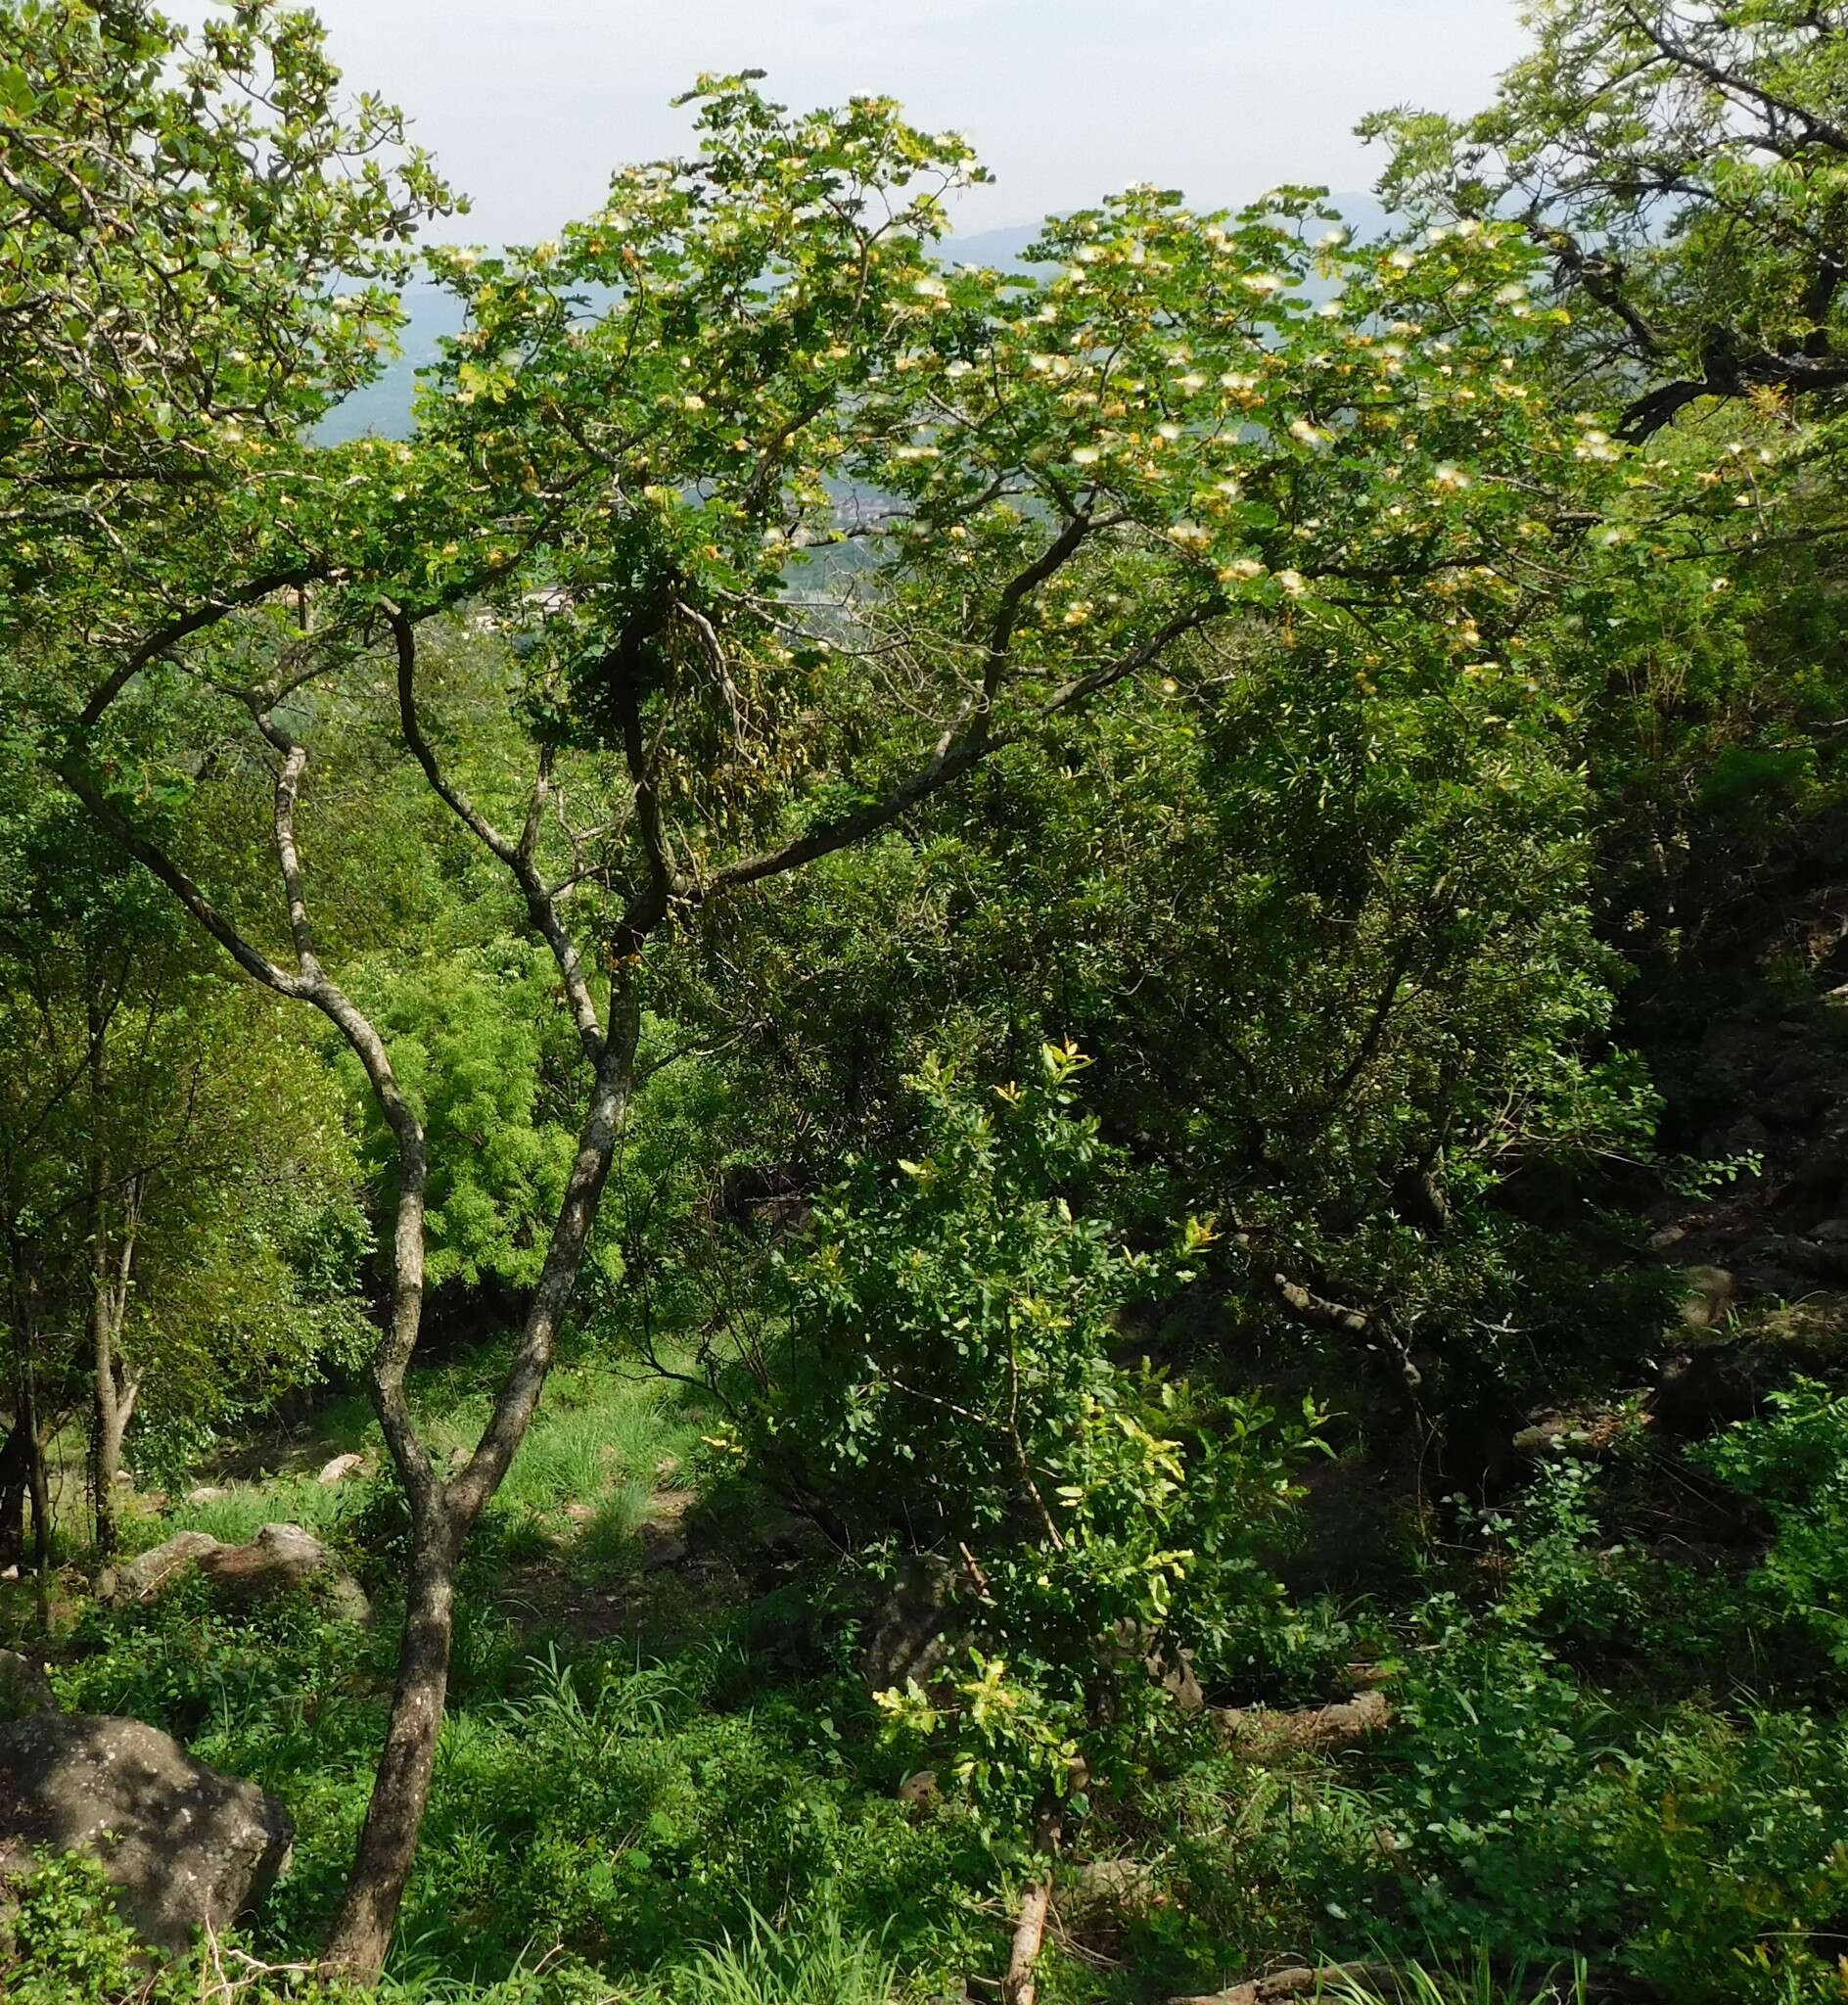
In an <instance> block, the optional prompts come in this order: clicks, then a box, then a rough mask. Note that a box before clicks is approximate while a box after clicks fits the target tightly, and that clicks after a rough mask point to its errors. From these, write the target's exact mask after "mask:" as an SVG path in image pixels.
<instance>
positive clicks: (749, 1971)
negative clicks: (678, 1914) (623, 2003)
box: [661, 1913, 899, 2005]
mask: <svg viewBox="0 0 1848 2005" xmlns="http://www.w3.org/2000/svg"><path fill="white" fill-rule="evenodd" d="M898 1995H899V1972H898V1966H897V1964H896V1963H895V1962H894V1960H893V1959H892V1958H891V1957H889V1956H888V1955H887V1954H886V1953H885V1950H884V1948H883V1947H882V1946H881V1944H880V1943H879V1942H878V1941H877V1940H875V1939H874V1938H873V1937H871V1936H867V1935H849V1934H848V1933H847V1932H846V1931H845V1930H844V1929H843V1928H842V1926H841V1921H840V1917H839V1916H838V1915H834V1914H830V1913H822V1914H816V1915H811V1916H809V1917H807V1918H805V1919H804V1920H803V1921H802V1922H801V1923H800V1924H798V1925H794V1926H792V1927H791V1928H789V1929H788V1930H787V1931H784V1930H778V1929H774V1928H772V1927H771V1926H770V1925H769V1924H768V1923H767V1922H765V1921H764V1920H763V1918H762V1916H761V1915H757V1914H753V1916H752V1918H751V1932H750V1934H749V1935H746V1936H745V1937H744V1939H743V1940H742V1941H735V1940H733V1939H732V1938H731V1937H730V1936H726V1937H725V1938H723V1939H722V1940H721V1941H719V1942H716V1943H713V1944H709V1945H708V1946H707V1947H706V1948H704V1949H702V1950H700V1951H699V1952H698V1954H697V1955H695V1956H694V1957H693V1958H692V1960H691V1961H690V1962H689V1963H687V1964H685V1965H683V1966H682V1967H681V1968H680V1969H679V1970H677V1971H676V1972H675V1973H674V1974H673V1977H672V1979H671V1980H670V1983H669V1984H668V1986H667V1987H666V1988H665V1990H664V1991H663V1992H662V1993H661V1996H662V1997H663V1999H664V2005H888V2001H890V2000H893V1999H896V1998H897V1997H898Z"/></svg>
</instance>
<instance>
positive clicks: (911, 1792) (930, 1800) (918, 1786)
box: [899, 1768, 944, 1810]
mask: <svg viewBox="0 0 1848 2005" xmlns="http://www.w3.org/2000/svg"><path fill="white" fill-rule="evenodd" d="M943 1800H944V1790H943V1785H942V1784H941V1783H940V1782H939V1781H938V1780H937V1771H936V1769H934V1768H920V1769H919V1770H918V1771H917V1773H916V1774H915V1775H907V1776H906V1777H905V1779H904V1780H903V1781H902V1782H901V1784H900V1785H899V1801H900V1802H901V1803H904V1804H906V1805H908V1806H909V1807H910V1808H911V1809H913V1810H934V1809H936V1808H937V1806H938V1804H939V1803H941V1802H942V1801H943Z"/></svg>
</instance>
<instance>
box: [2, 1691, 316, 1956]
mask: <svg viewBox="0 0 1848 2005" xmlns="http://www.w3.org/2000/svg"><path fill="white" fill-rule="evenodd" d="M294 1838H295V1825H294V1823H293V1821H292V1820H291V1818H290V1816H289V1812H288V1810H287V1809H286V1808H285V1807H284V1806H283V1804H282V1802H281V1800H280V1799H279V1798H277V1797H275V1796H272V1795H269V1794H268V1792H267V1791H265V1790H260V1789H258V1788H257V1787H256V1785H255V1784H254V1783H252V1782H244V1781H241V1780H240V1779H238V1778H237V1777H235V1776H228V1775H219V1774H218V1773H217V1772H216V1771H215V1770H213V1769H209V1768H208V1767H206V1766H205V1765H204V1763H203V1762H198V1761H195V1760H194V1759H193V1758H192V1756H191V1755H190V1754H188V1753H187V1751H186V1750H185V1749H184V1748H182V1747H181V1746H180V1744H179V1743H178V1742H177V1741H176V1740H174V1739H173V1738H172V1737H171V1736H170V1735H168V1734H163V1733H162V1732H161V1731H160V1730H159V1729H158V1728H156V1727H151V1726H148V1725H146V1724H145V1723H144V1722H143V1721H141V1720H138V1719H115V1718H111V1717H108V1716H106V1715H102V1714H96V1713H39V1714H37V1715H36V1716H34V1717H33V1718H30V1719H22V1720H15V1721H13V1722H12V1723H11V1724H9V1725H6V1726H0V1875H4V1876H5V1877H12V1876H13V1875H16V1874H18V1873H20V1872H22V1871H24V1870H25V1869H26V1868H27V1867H28V1866H29V1864H30V1863H31V1861H32V1859H33V1857H34V1856H35V1855H36V1854H38V1853H40V1852H68V1851H87V1852H91V1853H93V1854H94V1855H95V1857H96V1858H97V1859H98V1860H99V1861H100V1863H101V1865H102V1867H103V1871H104V1872H105V1874H106V1875H107V1876H108V1878H109V1879H110V1881H111V1882H112V1883H113V1884H114V1886H115V1888H116V1890H117V1895H118V1898H119V1900H120V1902H121V1906H122V1911H123V1914H124V1916H125V1917H126V1919H127V1920H128V1922H129V1923H130V1925H131V1926H132V1927H133V1929H134V1930H135V1933H136V1934H137V1935H139V1936H140V1937H141V1938H142V1940H143V1941H144V1942H146V1943H147V1944H148V1945H149V1947H150V1948H152V1949H155V1950H158V1951H159V1952H161V1953H162V1955H166V1956H173V1955H177V1954H179V1953H180V1952H181V1951H182V1950H184V1949H185V1948H186V1947H187V1945H188V1944H189V1943H190V1942H191V1940H192V1937H193V1932H194V1931H195V1930H196V1929H199V1928H201V1927H203V1926H205V1925H206V1924H208V1923H209V1924H210V1926H211V1927H212V1928H213V1929H224V1928H228V1927H229V1926H230V1924H231V1923H232V1922H234V1921H235V1920H236V1919H237V1918H238V1916H239V1915H241V1914H243V1913H244V1912H245V1911H246V1910H247V1909H249V1908H250V1907H251V1906H253V1905H254V1903H255V1902H256V1901H258V1900H260V1899H261V1898H262V1896H263V1895H264V1893H266V1892H267V1891H268V1889H269V1888H270V1885H271V1883H272V1882H273V1881H274V1880H275V1878H276V1876H277V1874H278V1873H280V1872H281V1871H282V1869H283V1867H284V1866H285V1865H286V1864H287V1863H288V1859H289V1848H290V1845H291V1843H292V1842H293V1841H294Z"/></svg>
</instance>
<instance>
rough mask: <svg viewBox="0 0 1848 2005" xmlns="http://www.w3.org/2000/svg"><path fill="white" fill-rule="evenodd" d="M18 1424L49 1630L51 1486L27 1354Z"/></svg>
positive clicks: (43, 1626)
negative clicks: (47, 1476)
mask: <svg viewBox="0 0 1848 2005" xmlns="http://www.w3.org/2000/svg"><path fill="white" fill-rule="evenodd" d="M20 1383H21V1392H20V1411H19V1416H18V1425H19V1429H20V1431H21V1432H22V1433H23V1435H24V1436H25V1484H26V1489H27V1490H28V1492H29V1493H30V1495H31V1499H32V1571H33V1575H34V1577H35V1578H36V1580H37V1582H38V1630H39V1634H40V1635H41V1636H49V1635H50V1634H51V1486H50V1484H49V1483H47V1482H46V1480H45V1444H44V1442H43V1441H42V1440H41V1439H40V1438H39V1432H38V1392H37V1387H36V1386H35V1385H34V1384H33V1383H32V1366H31V1361H30V1359H29V1358H28V1359H27V1361H26V1366H25V1371H24V1374H23V1376H22V1378H21V1381H20Z"/></svg>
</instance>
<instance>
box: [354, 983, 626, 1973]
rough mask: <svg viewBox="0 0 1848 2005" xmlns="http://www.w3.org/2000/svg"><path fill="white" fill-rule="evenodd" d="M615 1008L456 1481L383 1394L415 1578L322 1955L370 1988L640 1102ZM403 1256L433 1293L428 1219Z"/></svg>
mask: <svg viewBox="0 0 1848 2005" xmlns="http://www.w3.org/2000/svg"><path fill="white" fill-rule="evenodd" d="M611 1015H612V1018H613V1021H612V1023H611V1025H610V1030H609V1043H608V1046H607V1048H606V1050H605V1053H604V1055H603V1057H602V1058H601V1060H600V1062H599V1064H598V1067H597V1075H596V1084H595V1087H594V1089H593V1091H592V1094H591V1098H590V1106H589V1109H588V1111H587V1113H586V1115H585V1117H584V1124H583V1127H582V1130H581V1131H580V1133H579V1136H578V1142H577V1160H576V1162H575V1163H574V1164H573V1166H572V1174H571V1177H570V1180H569V1181H568V1183H567V1185H566V1189H565V1198H564V1202H563V1204H562V1205H561V1206H560V1209H559V1215H558V1219H557V1222H556V1224H555V1225H554V1227H553V1230H552V1237H551V1242H550V1244H549V1246H548V1247H547V1249H546V1256H545V1265H544V1267H543V1269H542V1270H541V1272H540V1275H539V1281H538V1285H537V1286H536V1287H535V1288H534V1289H533V1294H532V1304H531V1308H530V1309H529V1311H528V1313H527V1320H526V1324H525V1327H524V1328H523V1329H522V1331H521V1336H520V1343H519V1347H518V1348H517V1350H516V1351H515V1353H514V1358H513V1362H512V1364H511V1365H510V1367H509V1368H508V1372H507V1376H506V1378H505V1379H504V1381H503V1382H502V1386H501V1391H500V1396H499V1398H498V1399H497V1400H496V1402H495V1406H494V1411H493V1414H492V1415H491V1416H490V1418H489V1420H488V1422H487V1426H486V1428H485V1430H484V1432H483V1434H482V1438H481V1440H480V1442H479V1443H478V1444H477V1446H476V1449H475V1452H474V1454H473V1455H472V1456H471V1457H470V1458H469V1461H468V1464H467V1466H466V1467H465V1468H464V1469H462V1470H461V1472H460V1473H459V1474H457V1475H456V1476H455V1477H454V1478H453V1479H451V1480H450V1481H449V1482H447V1483H441V1482H438V1481H436V1480H435V1478H434V1476H433V1475H432V1473H431V1471H430V1469H429V1465H428V1463H427V1462H426V1461H424V1460H423V1452H422V1448H421V1445H420V1444H417V1443H416V1442H415V1441H414V1439H413V1438H411V1437H409V1436H407V1435H406V1434H405V1433H404V1432H403V1431H402V1429H401V1426H400V1425H399V1423H398V1416H397V1413H396V1409H395V1401H396V1396H397V1390H398V1388H397V1387H396V1386H395V1385H393V1383H391V1382H386V1383H383V1384H380V1385H379V1386H378V1387H377V1388H376V1390H377V1393H378V1398H379V1405H380V1412H381V1418H382V1419H383V1420H384V1421H385V1422H386V1438H387V1441H388V1443H389V1444H390V1445H391V1447H392V1451H393V1458H394V1459H395V1460H396V1461H397V1464H398V1469H399V1472H400V1474H401V1475H402V1476H403V1477H404V1479H405V1483H406V1486H407V1488H409V1489H410V1490H411V1494H412V1514H411V1519H412V1532H411V1537H412V1553H411V1572H410V1580H409V1583H408V1587H407V1593H406V1601H405V1611H404V1634H403V1637H402V1640H401V1641H400V1643H399V1646H398V1667H397V1683H396V1686H395V1687H394V1689H393V1695H392V1713H391V1719H390V1721H389V1723H388V1725H387V1727H386V1736H385V1748H384V1751H383V1752H382V1753H381V1755H380V1757H379V1766H378V1771H377V1773H376V1775H375V1776H374V1779H373V1785H372V1797H371V1801H370V1802H369V1803H368V1804H367V1806H366V1820H365V1824H364V1827H363V1828H362V1829H361V1831H360V1834H359V1846H358V1849H357V1851H356V1852H355V1854H354V1856H353V1864H352V1871H351V1873H350V1874H349V1875H348V1877H347V1881H346V1893H345V1895H344V1896H343V1898H342V1901H341V1908H340V1913H339V1914H338V1916H337V1917H336V1918H335V1922H334V1927H333V1931H332V1933H331V1934H330V1935H329V1936H328V1939H327V1946H326V1948H325V1950H324V1951H323V1954H322V1959H321V1960H322V1967H323V1969H326V1970H329V1971H333V1972H338V1973H340V1974H341V1975H342V1976H345V1977H349V1978H352V1979H354V1980H356V1981H357V1982H361V1983H371V1982H374V1981H376V1979H377V1978H378V1976H379V1973H380V1971H381V1970H382V1969H383V1968H384V1964H385V1958H386V1953H387V1951H388V1950H389V1949H390V1948H391V1946H392V1935H393V1930H394V1929H395V1928H396V1926H397V1914H398V1908H399V1906H400V1905H401V1904H402V1902H403V1899H404V1890H405V1888H406V1887H407V1886H408V1885H409V1882H410V1876H411V1868H412V1866H413V1865H414V1864H415V1862H416V1857H417V1838H418V1833H419V1831H420V1829H421V1828H422V1825H423V1821H424V1810H425V1807H426V1805H427V1804H428V1802H429V1799H430V1782H431V1775H432V1773H433V1771H434V1769H435V1766H436V1758H437V1740H438V1736H439V1733H440V1731H441V1728H442V1716H443V1707H444V1703H445V1701H446V1698H447V1694H448V1684H449V1653H450V1646H451V1643H452V1641H453V1636H454V1625H455V1575H456V1565H457V1562H459V1560H460V1559H461V1556H462V1550H463V1547H464V1546H465V1545H466V1543H467V1540H468V1536H469V1533H470V1532H471V1531H472V1530H473V1529H474V1526H475V1524H476V1522H477V1520H478V1519H479V1518H480V1516H481V1515H482V1512H483V1511H484V1510H485V1508H486V1506H487V1504H488V1503H489V1502H490V1500H491V1499H492V1497H493V1495H494V1492H495V1491H496V1490H497V1489H498V1488H499V1487H500V1484H501V1480H502V1478H503V1477H504V1476H505V1475H506V1472H507V1469H508V1466H509V1465H510V1464H511V1462H512V1461H513V1457H514V1455H515V1453H516V1451H517V1450H518V1449H519V1446H520V1443H521V1441H522V1440H523V1439H524V1438H525V1436H526V1431H527V1427H528V1425H529V1424H530V1423H531V1419H532V1414H533V1412H534V1410H535V1408H536V1407H537V1405H538V1400H539V1394H540V1392H541V1390H542V1389H543V1387H544V1383H545V1375H546V1372H547V1370H548V1369H549V1366H550V1363H551V1357H552V1348H553V1343H554V1340H555V1338H556V1335H557V1331H558V1326H559V1324H560V1322H561V1321H562V1320H563V1318H564V1315H565V1312H566V1310H567V1309H568V1308H569V1307H570V1304H571V1298H572V1295H573V1292H574V1291H575V1289H576V1287H577V1271H578V1268H579V1266H580V1265H581V1264H582V1261H583V1254H584V1248H585V1245H586V1244H587V1243H588V1241H589V1237H590V1229H591V1227H592V1226H593V1225H594V1224H595V1222H596V1215H597V1208H598V1205H599V1203H600V1202H601V1199H602V1195H603V1186H604V1183H605V1180H606V1179H607V1178H608V1176H609V1171H610V1158H611V1156H612V1154H613V1153H614V1151H615V1147H616V1135H617V1127H618V1124H619V1123H620V1121H621V1119H622V1113H623V1108H624V1105H625V1103H626V1101H627V1098H628V1093H629V1087H630V1081H631V1077H632V1070H633V1064H634V1054H635V1039H636V1033H637V1029H638V1027H639V1016H638V1013H637V1011H636V1008H635V1006H634V1002H633V999H632V997H631V998H630V999H629V1000H628V1002H627V1005H626V1006H625V1007H624V1008H623V1010H622V1014H621V1016H620V1017H619V1015H618V1004H617V1001H616V999H615V998H612V1007H611ZM399 1261H400V1268H399V1275H400V1281H401V1282H403V1283H405V1284H406V1285H412V1286H415V1287H416V1288H417V1290H418V1292H419V1295H420V1296H421V1285H422V1261H423V1250H422V1243H421V1220H420V1236H419V1240H418V1244H417V1245H416V1247H415V1249H413V1248H411V1247H410V1246H409V1245H408V1244H401V1245H400V1247H399ZM414 1314H415V1312H414V1311H410V1312H408V1313H402V1314H401V1313H400V1311H399V1310H398V1309H395V1308H394V1316H393V1323H394V1337H395V1339H396V1341H395V1342H394V1343H393V1345H392V1346H391V1348H392V1349H393V1351H394V1352H395V1351H397V1350H398V1348H399V1346H400V1345H402V1352H401V1354H402V1356H403V1357H404V1358H405V1359H406V1360H408V1357H409V1348H408V1343H409V1342H414V1340H415V1336H414V1329H413V1330H410V1331H406V1330H405V1329H402V1328H397V1327H395V1326H398V1325H400V1323H401V1322H412V1321H414ZM407 1337H408V1341H407V1340H406V1339H407Z"/></svg>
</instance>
